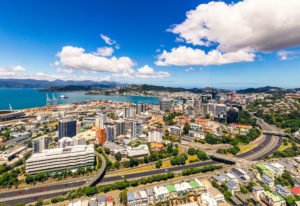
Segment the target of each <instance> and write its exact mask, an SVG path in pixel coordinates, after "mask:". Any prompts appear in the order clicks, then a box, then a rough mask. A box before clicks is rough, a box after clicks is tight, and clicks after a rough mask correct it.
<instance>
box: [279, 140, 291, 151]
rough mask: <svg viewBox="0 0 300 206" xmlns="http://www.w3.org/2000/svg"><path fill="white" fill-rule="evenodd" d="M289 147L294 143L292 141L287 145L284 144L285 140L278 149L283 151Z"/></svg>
mask: <svg viewBox="0 0 300 206" xmlns="http://www.w3.org/2000/svg"><path fill="white" fill-rule="evenodd" d="M288 147H292V144H291V143H290V142H288V144H287V145H284V144H283V142H282V143H281V146H280V147H279V149H278V151H283V150H285V149H286V148H288Z"/></svg>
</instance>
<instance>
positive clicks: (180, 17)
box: [0, 0, 300, 89]
mask: <svg viewBox="0 0 300 206" xmlns="http://www.w3.org/2000/svg"><path fill="white" fill-rule="evenodd" d="M269 4H270V2H269V1H267V0H248V1H221V2H212V1H184V3H183V2H182V1H179V0H176V1H163V2H161V1H151V2H145V1H143V2H141V1H130V2H123V1H110V2H104V1H99V2H97V1H89V2H84V3H83V2H82V1H72V4H70V3H69V2H67V1H62V2H61V1H51V2H43V3H41V2H39V1H34V0H32V1H30V3H29V2H26V3H25V2H21V1H20V2H19V1H9V2H5V3H3V4H2V6H1V8H0V28H1V29H0V44H1V47H0V57H1V58H0V77H1V79H7V78H24V79H46V80H55V79H62V80H93V81H103V80H105V81H117V82H121V83H129V84H131V83H137V84H141V83H147V84H155V85H163V86H180V87H186V88H190V87H205V86H213V87H218V88H230V89H239V88H246V87H260V86H267V85H269V86H279V87H285V88H292V87H299V80H300V79H299V74H300V73H299V69H298V67H299V58H298V55H299V53H300V50H299V45H300V37H299V36H297V34H298V32H299V30H300V25H299V23H298V21H297V20H298V19H300V14H299V12H298V8H299V7H300V2H299V1H296V0H287V1H284V2H283V1H279V0H274V1H272V6H270V5H269ZM295 34H296V35H295Z"/></svg>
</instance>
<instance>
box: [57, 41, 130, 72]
mask: <svg viewBox="0 0 300 206" xmlns="http://www.w3.org/2000/svg"><path fill="white" fill-rule="evenodd" d="M57 56H58V57H59V58H60V62H61V64H62V65H63V66H65V67H67V68H69V69H73V70H81V71H96V72H112V73H120V72H129V73H133V72H134V70H133V69H132V67H133V66H135V63H134V62H133V61H132V60H131V59H130V58H129V57H120V58H116V57H111V58H107V57H102V56H96V55H94V54H92V53H85V50H84V49H83V48H79V47H72V46H65V47H63V48H62V50H61V52H59V53H58V54H57Z"/></svg>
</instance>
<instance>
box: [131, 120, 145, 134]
mask: <svg viewBox="0 0 300 206" xmlns="http://www.w3.org/2000/svg"><path fill="white" fill-rule="evenodd" d="M130 130H131V137H132V138H136V137H139V136H140V135H141V134H142V133H143V124H142V123H140V122H131V123H130Z"/></svg>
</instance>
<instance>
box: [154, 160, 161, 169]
mask: <svg viewBox="0 0 300 206" xmlns="http://www.w3.org/2000/svg"><path fill="white" fill-rule="evenodd" d="M161 166H162V161H161V160H158V161H157V162H156V163H155V167H156V168H160V167H161Z"/></svg>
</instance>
